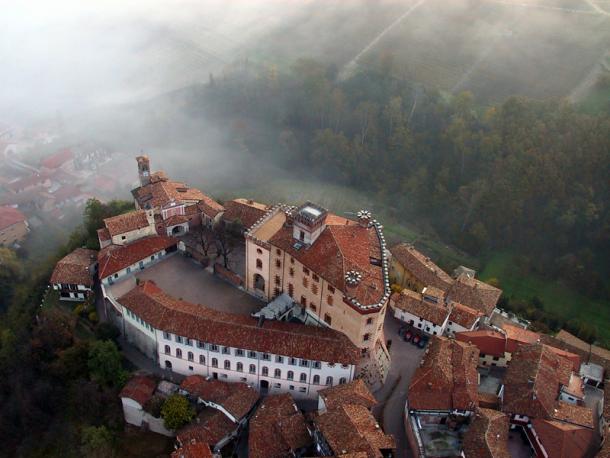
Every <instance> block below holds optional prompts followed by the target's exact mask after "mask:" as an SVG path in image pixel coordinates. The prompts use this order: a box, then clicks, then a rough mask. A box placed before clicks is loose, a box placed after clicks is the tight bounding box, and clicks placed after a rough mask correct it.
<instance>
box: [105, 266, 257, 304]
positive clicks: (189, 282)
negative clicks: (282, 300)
mask: <svg viewBox="0 0 610 458" xmlns="http://www.w3.org/2000/svg"><path fill="white" fill-rule="evenodd" d="M136 278H139V279H140V280H153V281H154V282H155V283H156V284H157V286H158V287H159V288H161V289H163V291H165V292H166V293H167V294H169V295H170V296H173V297H175V298H177V299H183V300H185V301H188V302H192V303H194V304H201V305H205V306H206V307H209V308H211V309H215V310H220V311H222V312H229V313H236V314H241V315H250V314H251V313H253V312H256V311H258V310H260V309H261V308H262V307H264V306H265V303H264V302H262V301H260V300H258V299H256V298H254V297H252V296H250V295H249V294H248V293H246V292H244V291H242V290H240V289H237V288H236V287H234V286H232V285H230V284H228V283H227V282H225V281H223V280H221V279H220V278H218V277H216V276H214V275H213V274H211V273H209V272H208V271H206V270H205V269H203V268H202V267H201V265H200V264H199V263H198V262H196V261H194V260H193V259H191V258H187V257H184V256H182V255H180V254H175V255H172V256H170V257H168V258H165V259H163V260H161V261H159V262H158V263H156V264H154V265H153V266H151V267H148V268H146V269H145V270H142V271H140V272H137V273H135V274H134V275H132V276H130V277H128V278H126V279H125V280H122V281H120V282H118V283H115V284H114V285H112V286H110V287H109V290H110V292H111V293H112V295H113V296H114V297H115V298H119V297H121V296H122V295H123V294H125V293H127V292H128V291H130V290H131V289H132V288H133V287H134V286H135V285H136Z"/></svg>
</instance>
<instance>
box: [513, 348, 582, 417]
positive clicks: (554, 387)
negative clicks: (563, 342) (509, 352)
mask: <svg viewBox="0 0 610 458" xmlns="http://www.w3.org/2000/svg"><path fill="white" fill-rule="evenodd" d="M571 373H572V364H571V362H570V361H569V360H567V359H565V358H562V357H560V356H558V355H556V354H555V353H553V352H552V351H551V350H550V348H549V347H548V346H546V345H541V344H534V345H525V346H522V347H520V348H519V349H518V350H517V351H516V352H515V353H513V357H512V359H511V362H510V364H509V366H508V369H507V370H506V375H505V377H504V404H503V406H502V410H503V411H504V412H507V413H511V414H518V415H527V416H528V417H532V418H546V419H550V418H553V414H554V409H555V407H556V405H557V398H558V396H559V389H560V386H561V385H568V383H569V381H570V374H571Z"/></svg>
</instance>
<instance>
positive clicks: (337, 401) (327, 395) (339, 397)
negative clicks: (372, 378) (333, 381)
mask: <svg viewBox="0 0 610 458" xmlns="http://www.w3.org/2000/svg"><path fill="white" fill-rule="evenodd" d="M318 395H319V396H320V397H321V398H322V399H324V404H325V405H326V408H327V409H335V408H337V407H339V406H342V405H343V404H358V405H361V406H364V407H366V408H367V409H371V408H372V407H373V406H374V405H375V404H377V400H376V399H375V396H373V394H372V393H371V392H370V391H369V389H368V387H367V386H366V383H364V381H363V380H362V379H356V380H354V381H352V382H350V383H343V384H340V385H335V386H333V387H329V388H324V389H323V390H320V391H318Z"/></svg>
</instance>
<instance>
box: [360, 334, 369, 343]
mask: <svg viewBox="0 0 610 458" xmlns="http://www.w3.org/2000/svg"><path fill="white" fill-rule="evenodd" d="M370 338H371V335H370V334H368V333H367V334H365V335H364V336H362V340H363V341H365V342H366V341H368V340H369V339H370Z"/></svg>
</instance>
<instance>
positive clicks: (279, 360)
mask: <svg viewBox="0 0 610 458" xmlns="http://www.w3.org/2000/svg"><path fill="white" fill-rule="evenodd" d="M275 362H276V363H280V364H284V357H283V356H279V355H278V356H276V357H275Z"/></svg>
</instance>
